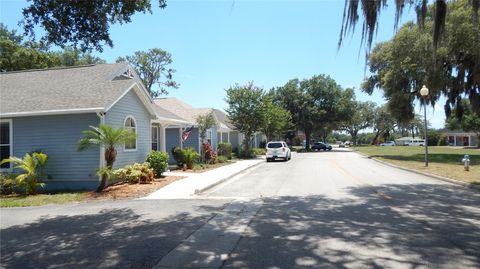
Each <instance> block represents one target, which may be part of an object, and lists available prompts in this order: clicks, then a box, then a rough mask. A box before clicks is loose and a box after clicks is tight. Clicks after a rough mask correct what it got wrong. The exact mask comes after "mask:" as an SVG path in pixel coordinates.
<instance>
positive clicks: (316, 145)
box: [312, 142, 332, 150]
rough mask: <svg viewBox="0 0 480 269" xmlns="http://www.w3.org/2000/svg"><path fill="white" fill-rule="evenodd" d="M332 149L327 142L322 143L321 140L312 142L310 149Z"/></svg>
mask: <svg viewBox="0 0 480 269" xmlns="http://www.w3.org/2000/svg"><path fill="white" fill-rule="evenodd" d="M321 149H323V150H332V146H331V145H329V144H327V143H323V142H315V143H313V145H312V150H321Z"/></svg>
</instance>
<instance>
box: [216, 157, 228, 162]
mask: <svg viewBox="0 0 480 269" xmlns="http://www.w3.org/2000/svg"><path fill="white" fill-rule="evenodd" d="M218 162H219V163H226V162H228V158H227V157H226V156H218Z"/></svg>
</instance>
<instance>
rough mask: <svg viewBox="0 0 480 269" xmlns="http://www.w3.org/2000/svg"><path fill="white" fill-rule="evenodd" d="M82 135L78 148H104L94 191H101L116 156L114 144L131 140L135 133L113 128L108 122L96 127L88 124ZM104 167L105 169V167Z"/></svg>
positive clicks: (133, 138) (105, 184) (134, 137)
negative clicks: (102, 160)
mask: <svg viewBox="0 0 480 269" xmlns="http://www.w3.org/2000/svg"><path fill="white" fill-rule="evenodd" d="M83 135H84V137H83V138H82V139H80V141H79V142H78V150H84V149H87V148H89V147H91V146H103V147H104V148H105V152H104V155H105V163H106V165H105V167H102V168H100V169H99V171H100V173H99V174H100V175H101V177H102V180H101V181H100V184H99V185H98V187H97V189H96V190H95V191H96V192H101V191H102V190H103V189H104V188H105V187H106V186H107V180H108V178H109V173H108V172H107V171H111V169H112V167H113V163H114V162H115V159H116V157H117V150H116V149H115V146H118V145H122V144H125V143H129V142H132V141H134V140H135V139H136V137H137V136H136V134H135V133H134V132H132V131H131V130H128V129H124V128H118V129H114V128H112V126H110V125H108V124H100V125H99V126H98V127H95V126H90V129H89V130H85V131H83ZM105 168H106V169H105Z"/></svg>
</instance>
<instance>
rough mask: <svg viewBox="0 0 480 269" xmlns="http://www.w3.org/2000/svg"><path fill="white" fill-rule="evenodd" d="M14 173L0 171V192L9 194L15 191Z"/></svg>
mask: <svg viewBox="0 0 480 269" xmlns="http://www.w3.org/2000/svg"><path fill="white" fill-rule="evenodd" d="M15 177H17V176H16V175H15V174H1V173H0V194H4V195H6V194H11V193H13V192H14V191H15Z"/></svg>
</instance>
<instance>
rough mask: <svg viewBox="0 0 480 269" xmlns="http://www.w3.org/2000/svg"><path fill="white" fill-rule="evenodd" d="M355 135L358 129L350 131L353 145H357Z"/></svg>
mask: <svg viewBox="0 0 480 269" xmlns="http://www.w3.org/2000/svg"><path fill="white" fill-rule="evenodd" d="M357 136H358V131H353V132H352V140H353V145H354V146H356V145H357Z"/></svg>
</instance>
